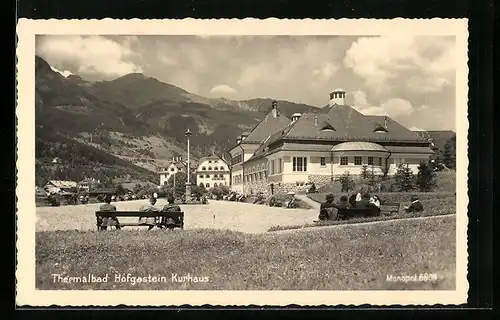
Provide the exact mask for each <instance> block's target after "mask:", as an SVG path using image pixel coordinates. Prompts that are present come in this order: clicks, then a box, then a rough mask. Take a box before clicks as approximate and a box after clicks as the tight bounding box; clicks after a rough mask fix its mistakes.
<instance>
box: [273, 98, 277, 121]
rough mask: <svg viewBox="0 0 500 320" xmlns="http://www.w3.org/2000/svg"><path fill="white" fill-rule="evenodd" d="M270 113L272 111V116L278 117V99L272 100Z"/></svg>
mask: <svg viewBox="0 0 500 320" xmlns="http://www.w3.org/2000/svg"><path fill="white" fill-rule="evenodd" d="M272 113H273V118H275V119H276V118H277V117H278V101H276V100H274V101H273V109H272Z"/></svg>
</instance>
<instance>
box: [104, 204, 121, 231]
mask: <svg viewBox="0 0 500 320" xmlns="http://www.w3.org/2000/svg"><path fill="white" fill-rule="evenodd" d="M99 211H104V212H116V207H115V206H114V205H112V204H111V197H110V196H107V197H105V198H104V203H103V204H102V205H101V206H100V207H99ZM99 225H100V229H101V230H106V229H107V228H108V227H113V226H114V227H116V229H117V230H120V229H121V228H120V222H119V221H118V218H116V217H115V216H112V217H104V218H100V221H99Z"/></svg>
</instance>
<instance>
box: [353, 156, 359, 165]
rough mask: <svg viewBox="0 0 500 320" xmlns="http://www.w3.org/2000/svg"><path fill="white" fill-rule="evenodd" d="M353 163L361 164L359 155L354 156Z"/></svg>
mask: <svg viewBox="0 0 500 320" xmlns="http://www.w3.org/2000/svg"><path fill="white" fill-rule="evenodd" d="M354 165H355V166H360V165H361V157H354Z"/></svg>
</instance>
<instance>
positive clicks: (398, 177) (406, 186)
mask: <svg viewBox="0 0 500 320" xmlns="http://www.w3.org/2000/svg"><path fill="white" fill-rule="evenodd" d="M394 180H395V183H394V184H395V185H396V186H397V187H398V188H399V191H403V192H408V191H410V190H412V189H413V180H414V178H413V172H412V171H411V169H410V167H409V166H408V164H405V163H402V164H400V165H399V167H398V169H397V171H396V174H395V175H394Z"/></svg>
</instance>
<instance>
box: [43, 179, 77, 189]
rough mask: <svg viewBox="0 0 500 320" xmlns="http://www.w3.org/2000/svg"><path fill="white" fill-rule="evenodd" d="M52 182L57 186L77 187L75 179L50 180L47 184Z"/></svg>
mask: <svg viewBox="0 0 500 320" xmlns="http://www.w3.org/2000/svg"><path fill="white" fill-rule="evenodd" d="M49 183H50V184H52V185H53V186H54V187H57V188H76V186H77V183H76V182H75V181H67V180H50V181H49V182H47V184H49Z"/></svg>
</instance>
